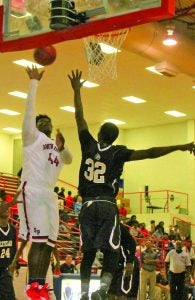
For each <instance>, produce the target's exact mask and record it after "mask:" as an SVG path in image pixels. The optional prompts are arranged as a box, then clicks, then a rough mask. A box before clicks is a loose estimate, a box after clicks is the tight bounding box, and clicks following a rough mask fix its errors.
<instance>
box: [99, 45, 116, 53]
mask: <svg viewBox="0 0 195 300" xmlns="http://www.w3.org/2000/svg"><path fill="white" fill-rule="evenodd" d="M99 45H100V47H101V50H102V52H103V53H106V54H114V53H117V52H121V50H118V49H117V48H115V47H112V46H110V45H107V44H104V43H99Z"/></svg>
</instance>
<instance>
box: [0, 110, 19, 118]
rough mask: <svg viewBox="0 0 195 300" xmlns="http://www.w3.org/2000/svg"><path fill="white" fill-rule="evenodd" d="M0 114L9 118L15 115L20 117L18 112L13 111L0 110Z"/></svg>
mask: <svg viewBox="0 0 195 300" xmlns="http://www.w3.org/2000/svg"><path fill="white" fill-rule="evenodd" d="M0 113H1V114H4V115H9V116H17V115H20V113H19V112H17V111H13V110H9V109H6V108H3V109H0Z"/></svg>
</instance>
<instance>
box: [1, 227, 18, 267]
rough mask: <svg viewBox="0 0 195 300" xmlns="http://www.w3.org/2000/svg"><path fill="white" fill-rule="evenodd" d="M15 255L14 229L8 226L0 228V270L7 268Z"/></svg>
mask: <svg viewBox="0 0 195 300" xmlns="http://www.w3.org/2000/svg"><path fill="white" fill-rule="evenodd" d="M15 253H16V229H15V228H14V227H13V226H12V225H11V224H8V226H7V227H6V228H4V227H0V268H7V267H8V266H9V265H10V264H11V262H12V260H13V258H14V255H15Z"/></svg>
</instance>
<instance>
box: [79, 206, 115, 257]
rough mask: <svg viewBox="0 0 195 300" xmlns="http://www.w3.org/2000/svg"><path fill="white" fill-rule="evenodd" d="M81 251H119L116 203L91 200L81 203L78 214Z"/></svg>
mask: <svg viewBox="0 0 195 300" xmlns="http://www.w3.org/2000/svg"><path fill="white" fill-rule="evenodd" d="M79 221H80V230H81V246H82V251H83V252H85V251H90V250H93V249H100V250H102V251H103V250H109V251H119V250H120V226H119V216H118V208H117V205H116V204H115V203H113V202H111V201H106V200H95V201H94V200H93V201H87V202H85V203H84V204H83V206H82V208H81V212H80V214H79Z"/></svg>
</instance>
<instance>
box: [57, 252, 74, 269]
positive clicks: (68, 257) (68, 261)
mask: <svg viewBox="0 0 195 300" xmlns="http://www.w3.org/2000/svg"><path fill="white" fill-rule="evenodd" d="M74 271H75V265H74V264H73V260H72V255H69V254H68V255H66V258H65V261H64V263H63V264H61V265H60V272H62V273H74Z"/></svg>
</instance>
